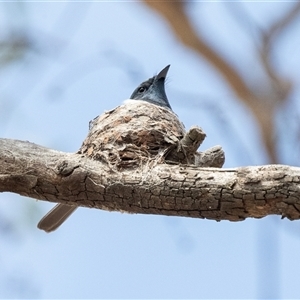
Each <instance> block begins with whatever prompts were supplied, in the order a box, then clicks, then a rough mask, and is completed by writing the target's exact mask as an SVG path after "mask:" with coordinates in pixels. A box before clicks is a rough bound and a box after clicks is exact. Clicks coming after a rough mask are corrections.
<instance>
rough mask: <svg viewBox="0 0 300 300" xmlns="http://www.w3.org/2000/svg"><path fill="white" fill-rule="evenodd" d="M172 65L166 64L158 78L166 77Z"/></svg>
mask: <svg viewBox="0 0 300 300" xmlns="http://www.w3.org/2000/svg"><path fill="white" fill-rule="evenodd" d="M169 68H170V65H168V66H166V67H165V68H164V69H162V70H161V71H160V72H159V73H158V74H157V75H156V80H158V79H162V78H166V76H167V73H168V71H169Z"/></svg>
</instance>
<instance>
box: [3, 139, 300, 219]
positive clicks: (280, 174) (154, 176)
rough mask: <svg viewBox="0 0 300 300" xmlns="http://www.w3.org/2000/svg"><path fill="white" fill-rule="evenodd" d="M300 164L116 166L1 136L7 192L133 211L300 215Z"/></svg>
mask: <svg viewBox="0 0 300 300" xmlns="http://www.w3.org/2000/svg"><path fill="white" fill-rule="evenodd" d="M299 183H300V168H296V167H289V166H283V165H267V166H256V167H241V168H236V169H215V168H200V167H196V166H184V165H168V164H156V165H154V166H153V167H150V166H149V165H148V166H147V165H144V166H142V167H140V168H136V169H131V170H130V171H128V170H127V171H120V172H115V171H114V170H112V169H111V168H110V167H109V166H108V165H107V164H105V163H102V162H100V161H96V160H93V159H90V158H87V157H84V156H83V155H80V154H72V153H63V152H59V151H55V150H51V149H47V148H44V147H41V146H38V145H36V144H32V143H29V142H23V141H17V140H9V139H0V192H13V193H17V194H20V195H23V196H27V197H32V198H35V199H40V200H46V201H50V202H57V203H66V204H70V205H78V206H86V207H93V208H99V209H104V210H110V211H120V212H128V213H143V214H160V215H173V216H185V217H195V218H208V219H213V220H231V221H240V220H244V219H245V218H248V217H255V218H260V217H264V216H267V215H270V214H278V215H281V216H283V217H287V218H289V219H291V220H295V219H300V193H299V191H300V186H299Z"/></svg>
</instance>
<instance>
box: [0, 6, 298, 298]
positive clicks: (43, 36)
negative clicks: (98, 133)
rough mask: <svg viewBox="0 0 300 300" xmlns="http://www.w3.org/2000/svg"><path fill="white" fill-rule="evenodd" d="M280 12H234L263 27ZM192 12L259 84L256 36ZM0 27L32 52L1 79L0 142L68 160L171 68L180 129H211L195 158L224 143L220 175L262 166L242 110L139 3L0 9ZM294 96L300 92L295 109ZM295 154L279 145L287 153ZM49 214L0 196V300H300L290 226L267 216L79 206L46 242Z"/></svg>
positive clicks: (225, 18) (287, 57) (283, 58)
mask: <svg viewBox="0 0 300 300" xmlns="http://www.w3.org/2000/svg"><path fill="white" fill-rule="evenodd" d="M231 5H234V3H233V4H231ZM290 5H292V4H291V3H283V2H282V3H262V2H259V3H258V2H255V3H250V2H247V3H244V7H245V9H246V10H247V11H248V12H249V13H250V14H251V16H252V17H253V18H254V20H255V21H256V22H257V23H258V24H259V25H260V26H261V27H262V28H264V27H267V26H268V24H270V22H272V20H274V18H276V17H278V16H280V14H281V13H282V12H284V11H285V10H287V9H288V8H289V7H290ZM188 11H189V14H190V17H191V19H192V20H193V23H194V25H195V26H196V27H197V28H198V30H199V34H200V32H201V34H202V35H203V36H204V37H205V38H206V39H207V40H208V41H209V42H210V43H211V44H212V45H214V46H215V47H216V49H218V50H219V51H220V52H221V53H222V55H224V56H225V57H226V58H227V59H228V60H229V61H230V62H231V63H232V64H233V65H234V66H236V68H238V69H241V70H245V69H246V70H247V69H249V72H248V75H249V77H250V78H253V80H257V78H259V76H260V75H259V74H260V73H259V72H260V70H259V64H258V62H257V61H256V58H255V57H254V48H253V44H252V43H251V38H252V36H251V38H250V37H249V32H245V30H242V28H240V27H239V26H237V23H236V21H235V20H234V18H233V16H232V15H231V14H230V13H228V8H227V7H226V4H224V3H220V2H218V3H210V2H196V3H190V4H189V6H188ZM0 19H1V21H0V25H1V26H0V27H1V28H2V29H0V36H1V37H5V36H7V35H8V34H9V32H10V31H9V30H11V29H12V28H13V29H14V31H15V32H25V33H26V35H27V36H28V38H29V40H30V43H31V44H30V45H31V46H30V48H29V50H28V51H26V52H25V54H24V56H22V57H21V58H20V59H18V60H16V61H14V62H13V63H11V64H9V65H7V66H5V67H3V68H2V69H0V76H1V77H0V81H1V85H0V133H1V137H6V138H15V139H21V140H28V141H31V142H34V143H37V144H40V145H43V146H46V147H49V148H53V149H56V150H61V151H66V152H75V151H77V150H78V149H79V147H80V145H81V142H82V141H83V140H84V138H85V136H86V134H87V131H88V123H89V121H90V120H91V119H93V118H94V117H95V116H97V115H99V114H101V113H102V112H103V111H105V110H109V109H112V108H114V107H116V106H117V105H119V104H120V103H121V102H122V101H123V100H124V99H127V98H128V97H129V96H130V95H131V93H132V91H133V90H134V89H135V88H136V86H137V85H138V84H140V83H141V82H142V81H144V80H145V79H147V78H149V77H151V76H153V75H154V74H155V73H156V72H158V71H160V70H161V69H162V68H163V67H165V66H166V65H168V64H171V68H170V70H169V74H168V75H169V78H168V84H167V87H166V91H167V95H168V98H169V101H170V103H171V105H172V108H173V110H174V111H175V112H176V113H177V114H178V116H179V117H180V119H181V120H182V122H183V123H184V124H185V125H186V127H187V128H189V127H190V126H191V125H194V124H197V125H199V126H201V127H202V128H203V129H204V131H205V132H206V133H207V138H206V140H205V142H204V144H203V146H202V148H201V149H205V148H208V147H211V146H214V145H217V144H219V145H222V146H223V147H224V149H225V153H226V164H225V167H229V168H232V167H237V166H241V165H259V164H265V163H266V162H267V157H266V154H265V152H264V149H263V146H262V143H261V141H260V137H259V135H258V128H257V126H256V125H255V123H254V119H253V117H252V116H251V115H250V114H249V112H248V111H247V109H246V108H245V107H244V105H242V104H240V103H239V102H238V101H237V100H236V99H234V97H233V94H232V92H231V91H230V90H229V89H228V87H227V85H226V83H225V82H224V81H223V79H222V78H221V77H220V76H219V75H218V73H217V72H216V71H215V70H214V69H213V68H212V67H211V66H210V65H209V64H208V63H207V62H206V61H204V60H203V59H202V58H201V57H198V56H197V55H196V54H195V53H194V52H192V51H191V50H190V49H187V48H185V47H184V46H182V45H181V44H179V43H178V41H177V40H176V38H175V37H174V36H173V34H172V32H171V31H170V28H169V27H168V25H167V24H166V22H165V21H164V20H163V19H161V18H160V16H159V15H157V14H156V13H154V12H153V11H151V10H149V9H148V8H147V7H146V6H144V5H143V4H142V3H140V2H81V3H74V2H60V3H58V2H52V3H51V2H24V3H0ZM299 25H300V24H299V20H298V21H297V22H295V25H294V26H296V27H297V26H298V27H299ZM291 32H293V31H291ZM256 34H257V33H256V32H255V30H253V37H254V38H256V37H255V35H256ZM289 34H290V33H288V34H287V35H286V36H284V37H283V42H282V43H280V44H279V48H278V49H280V52H278V53H275V59H276V63H277V66H278V68H280V70H282V72H284V73H286V74H291V75H294V76H295V75H296V74H297V72H298V71H299V67H300V66H299V63H300V60H299V54H296V53H295V51H294V49H295V47H296V49H298V48H299V38H300V37H299V36H296V37H295V36H292V34H290V36H292V37H293V38H291V37H290V36H289ZM297 47H298V48H297ZM279 54H280V57H279ZM295 82H296V84H297V85H296V86H297V87H298V86H299V79H298V78H296V77H295ZM298 94H299V88H296V91H295V94H294V97H295V100H294V101H296V102H297V100H296V99H298V98H297V97H298V96H299V95H298ZM298 107H299V106H298ZM283 126H284V124H283ZM291 146H292V145H291V144H289V140H288V141H287V144H285V147H286V149H287V150H286V151H287V152H288V151H290V150H289V149H290V148H291ZM52 206H53V204H51V203H47V202H42V201H36V200H33V199H30V198H24V197H21V196H18V195H13V194H8V193H4V194H0V212H1V213H0V217H1V218H2V219H3V220H7V224H9V226H8V227H7V228H9V230H10V231H8V229H7V228H6V229H5V230H4V229H1V231H0V232H2V233H1V234H2V235H3V237H2V238H1V240H2V242H1V243H0V269H1V273H0V298H41V299H45V298H267V297H273V298H274V297H279V298H293V297H294V298H295V297H298V296H299V292H300V287H299V283H298V278H299V273H300V271H299V270H300V256H299V250H300V239H299V232H300V226H299V223H298V222H290V221H288V220H280V217H276V216H272V217H268V218H264V219H261V220H254V219H249V220H245V221H243V222H238V223H230V222H227V221H222V222H219V223H217V222H214V221H209V220H198V219H188V218H179V217H164V216H151V215H149V216H148V215H146V216H144V215H129V214H121V213H109V212H105V211H100V210H95V209H87V208H80V209H78V210H77V211H76V213H75V214H74V215H72V216H71V217H70V218H69V219H68V221H67V222H66V223H65V224H64V225H63V226H62V227H61V228H59V230H57V231H55V232H54V233H51V234H46V233H44V232H42V231H39V230H38V229H37V228H36V224H37V222H38V221H39V219H40V218H41V217H42V216H43V214H44V213H46V212H47V211H48V209H50V208H51V207H52Z"/></svg>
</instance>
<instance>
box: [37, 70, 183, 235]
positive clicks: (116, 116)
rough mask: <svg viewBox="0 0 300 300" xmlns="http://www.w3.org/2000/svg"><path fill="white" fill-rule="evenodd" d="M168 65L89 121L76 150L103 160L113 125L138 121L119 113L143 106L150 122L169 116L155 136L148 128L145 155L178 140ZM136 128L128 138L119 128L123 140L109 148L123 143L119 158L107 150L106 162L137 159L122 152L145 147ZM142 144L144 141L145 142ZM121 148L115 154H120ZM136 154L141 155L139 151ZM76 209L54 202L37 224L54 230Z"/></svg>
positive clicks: (122, 162)
mask: <svg viewBox="0 0 300 300" xmlns="http://www.w3.org/2000/svg"><path fill="white" fill-rule="evenodd" d="M169 68H170V65H168V66H166V67H165V68H164V69H162V70H161V71H160V72H159V73H158V74H157V75H155V76H153V77H151V78H149V79H148V80H146V81H144V82H142V83H141V84H140V85H139V86H138V87H137V88H136V89H135V90H134V91H133V93H132V95H131V96H130V98H129V99H127V100H124V102H123V105H121V106H119V107H117V108H116V109H114V110H112V111H110V112H107V113H105V114H104V115H102V116H99V117H97V118H95V119H94V120H93V121H91V122H90V132H89V135H88V137H87V138H86V140H85V141H84V142H83V145H82V147H81V148H80V150H79V152H78V153H80V154H84V155H86V156H89V157H91V158H93V159H98V160H100V159H103V157H100V156H101V155H102V156H103V155H104V154H103V153H106V151H111V150H107V149H106V148H103V147H105V144H106V142H107V141H108V140H109V139H110V138H111V137H113V138H114V139H115V140H117V138H115V136H116V135H117V134H116V133H115V132H113V131H112V130H115V128H116V127H118V125H120V124H119V123H121V122H123V119H133V121H132V122H135V123H137V122H136V121H134V118H133V117H132V116H131V115H130V116H129V117H128V115H126V116H125V117H124V116H123V117H120V114H121V113H122V112H124V111H125V112H126V113H128V111H129V112H130V111H132V109H133V110H134V109H136V110H140V112H141V111H142V112H143V111H145V110H146V109H148V110H149V109H150V112H151V113H150V114H151V118H152V119H151V121H152V120H154V121H153V122H154V123H159V119H160V117H161V116H162V115H161V114H164V115H165V116H166V117H168V116H169V119H167V120H166V121H165V123H164V124H163V125H162V126H163V128H162V127H160V128H159V130H157V132H158V135H156V136H155V135H153V132H155V128H154V129H153V130H152V129H151V130H150V131H151V134H149V135H148V136H146V141H147V142H146V143H147V145H146V146H147V151H144V152H143V153H147V154H148V153H154V154H153V155H156V154H157V153H158V152H159V151H160V149H159V147H158V146H157V143H158V144H159V145H160V144H162V145H163V146H162V149H163V148H166V147H167V146H168V145H170V144H172V143H175V142H176V140H177V139H180V137H181V136H182V135H183V134H184V128H183V127H182V126H183V125H182V123H180V122H179V121H178V122H177V121H176V120H177V119H176V118H177V115H175V114H174V113H173V110H172V108H171V105H170V103H169V101H168V98H167V95H166V92H165V79H166V76H167V73H168V71H169ZM146 104H147V105H148V106H147V105H146ZM149 104H150V105H149ZM143 105H144V106H143ZM153 105H154V106H153ZM156 107H157V108H161V109H158V110H155V108H156ZM156 111H158V112H156ZM152 112H153V114H152ZM155 113H156V115H157V117H156V119H155V118H154V117H153V116H154V115H155ZM146 114H147V113H146ZM174 115H175V116H176V117H175V123H176V122H177V123H176V125H175V126H174V125H172V126H173V127H169V128H168V126H169V123H172V121H170V116H171V118H173V117H174ZM99 118H100V119H99ZM157 120H158V121H157ZM97 122H98V123H97ZM105 122H107V125H103V128H105V130H104V129H103V128H102V129H101V130H99V129H98V127H99V126H100V127H101V126H102V124H103V123H104V124H105ZM126 122H127V121H126ZM153 122H152V123H153ZM97 124H99V125H97ZM111 124H112V125H111ZM115 124H116V125H115ZM166 124H167V125H166ZM121 125H122V124H121ZM125 125H126V126H127V127H128V126H134V125H136V124H134V123H133V124H131V125H130V124H129V123H126V124H125ZM152 125H153V126H155V125H156V124H151V126H152ZM158 125H159V124H158ZM97 126H98V127H97ZM108 126H111V128H110V130H111V131H109V130H108V129H107V128H108ZM174 127H175V129H174ZM177 127H178V128H177ZM162 129H163V130H162ZM139 130H140V124H137V126H136V128H135V129H133V130H129V131H128V135H129V137H128V135H127V136H125V135H124V132H123V131H122V129H121V130H120V131H122V137H123V140H122V141H121V142H122V143H121V142H120V141H118V140H117V142H116V143H115V144H113V147H111V148H116V147H117V146H118V145H119V144H120V143H121V144H122V145H121V147H120V148H122V149H121V150H120V151H122V155H121V156H122V157H121V158H120V155H119V156H118V155H117V156H118V158H117V159H115V160H114V161H113V160H112V159H111V157H114V156H113V155H111V153H109V154H110V155H109V156H107V157H109V159H110V161H109V163H116V164H117V165H118V167H119V168H120V167H122V166H124V165H125V164H127V165H126V166H128V164H129V163H130V162H131V163H132V164H134V163H137V161H138V159H137V158H135V159H132V160H128V155H129V156H130V155H132V153H133V152H134V151H131V152H130V151H128V152H127V157H126V154H124V152H126V151H125V150H124V147H125V148H126V146H128V147H129V146H130V147H135V148H134V149H135V150H137V149H144V148H143V147H144V145H141V142H140V135H139V132H138V131H139ZM144 131H146V130H144ZM162 131H164V133H163V134H161V132H162ZM135 132H136V133H137V135H138V137H139V139H137V138H136V137H132V135H134V134H135ZM117 133H118V132H117ZM105 134H107V136H108V137H107V138H105V137H103V136H104V135H105ZM146 134H147V133H146ZM166 135H168V138H166V137H165V136H166ZM124 136H125V137H124ZM97 138H98V139H99V138H100V139H101V141H100V142H99V143H98V144H97V143H96V141H97ZM137 140H138V142H137ZM174 141H175V142H174ZM126 143H127V144H126ZM144 143H145V141H144ZM124 144H125V145H124ZM103 145H104V146H103ZM101 147H102V148H101ZM139 147H140V148H139ZM120 151H119V152H118V153H120ZM151 151H152V152H151ZM128 153H129V154H128ZM138 155H140V154H138ZM123 157H125V159H123V160H122V158H123ZM152 157H153V156H152ZM128 161H129V162H128ZM76 209H77V206H70V205H66V204H57V205H56V206H55V207H54V208H53V209H52V210H50V211H49V212H48V213H47V214H46V215H45V216H44V217H43V218H42V219H41V220H40V222H39V223H38V225H37V227H38V228H39V229H41V230H44V231H46V232H51V231H54V230H56V229H57V228H58V227H59V226H60V225H61V224H62V223H63V222H64V221H65V220H66V219H67V218H68V217H69V216H70V215H71V214H72V213H73V212H74V211H75V210H76Z"/></svg>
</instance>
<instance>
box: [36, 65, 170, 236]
mask: <svg viewBox="0 0 300 300" xmlns="http://www.w3.org/2000/svg"><path fill="white" fill-rule="evenodd" d="M169 68H170V65H168V66H166V67H165V68H164V69H163V70H161V71H160V72H159V73H158V74H157V75H156V76H154V77H152V78H149V79H148V80H146V81H144V82H143V83H141V84H140V85H139V86H138V87H137V88H136V89H135V90H134V92H133V93H132V95H131V96H130V99H128V100H125V101H124V104H125V105H126V104H127V103H128V102H131V103H132V102H133V101H146V102H149V103H152V104H155V105H158V106H162V107H164V108H168V109H171V110H172V108H171V106H170V103H169V101H168V98H167V95H166V92H165V79H166V76H167V73H168V70H169ZM76 209H77V206H70V205H65V204H57V205H56V206H55V207H54V208H53V209H51V210H50V211H49V212H48V213H47V214H46V215H45V216H44V217H43V218H42V219H41V220H40V222H39V223H38V225H37V227H38V228H39V229H42V230H45V231H46V232H51V231H54V230H55V229H57V228H58V227H59V226H60V225H61V224H62V223H63V222H64V221H65V220H66V219H67V218H68V217H69V216H70V215H71V214H72V213H73V212H74V211H75V210H76Z"/></svg>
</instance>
